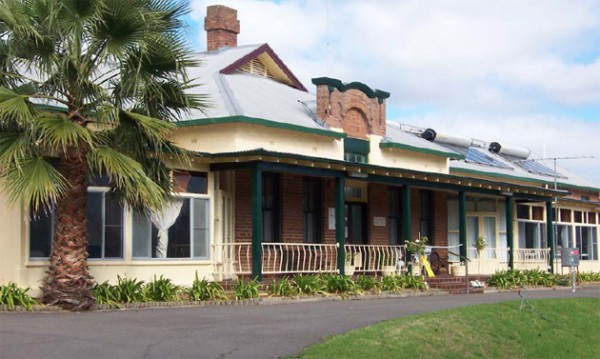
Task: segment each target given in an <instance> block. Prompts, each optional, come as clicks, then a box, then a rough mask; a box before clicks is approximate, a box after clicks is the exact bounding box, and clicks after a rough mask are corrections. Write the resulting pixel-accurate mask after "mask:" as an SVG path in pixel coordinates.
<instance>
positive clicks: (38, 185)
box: [0, 156, 68, 213]
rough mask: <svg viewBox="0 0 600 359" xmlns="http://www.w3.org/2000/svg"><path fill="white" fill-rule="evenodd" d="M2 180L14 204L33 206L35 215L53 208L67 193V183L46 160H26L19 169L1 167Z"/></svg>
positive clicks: (13, 166) (31, 158) (20, 164)
mask: <svg viewBox="0 0 600 359" xmlns="http://www.w3.org/2000/svg"><path fill="white" fill-rule="evenodd" d="M0 178H2V179H3V180H4V181H6V184H7V186H6V187H5V190H6V191H7V192H8V199H9V201H10V202H11V203H18V202H19V201H21V202H22V203H24V204H30V205H31V209H32V210H33V212H34V213H38V212H39V211H40V210H41V209H43V208H51V207H52V206H53V205H54V204H55V203H56V201H57V200H58V199H59V198H60V197H61V196H63V195H64V194H65V193H66V191H67V188H68V186H67V183H66V181H65V179H64V177H63V176H61V174H60V173H59V172H58V170H57V169H56V168H54V167H53V166H52V164H51V163H50V162H48V161H47V160H46V159H45V158H43V157H33V156H32V157H26V158H22V159H20V160H19V166H18V167H17V166H16V165H14V164H13V165H12V166H9V167H8V168H1V167H0Z"/></svg>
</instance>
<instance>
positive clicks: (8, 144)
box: [0, 131, 33, 168]
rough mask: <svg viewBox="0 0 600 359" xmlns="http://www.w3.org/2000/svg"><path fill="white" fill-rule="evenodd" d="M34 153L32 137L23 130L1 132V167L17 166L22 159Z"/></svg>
mask: <svg viewBox="0 0 600 359" xmlns="http://www.w3.org/2000/svg"><path fill="white" fill-rule="evenodd" d="M32 153H33V143H32V141H31V137H30V136H29V135H28V134H27V133H25V132H23V131H19V132H13V131H2V132H0V168H2V167H4V168H10V167H12V166H17V167H18V164H19V163H20V161H21V160H22V159H23V158H25V157H26V156H28V155H31V154H32Z"/></svg>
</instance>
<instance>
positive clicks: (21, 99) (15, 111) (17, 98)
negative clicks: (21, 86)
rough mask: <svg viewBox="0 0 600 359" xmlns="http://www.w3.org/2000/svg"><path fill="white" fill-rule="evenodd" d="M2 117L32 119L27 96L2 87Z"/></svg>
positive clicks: (0, 94) (0, 88)
mask: <svg viewBox="0 0 600 359" xmlns="http://www.w3.org/2000/svg"><path fill="white" fill-rule="evenodd" d="M2 117H4V118H13V119H17V120H18V121H23V122H24V121H27V120H30V119H31V118H32V113H31V109H30V108H29V104H28V103H27V96H25V95H19V94H18V93H16V92H14V91H11V90H9V89H7V88H6V87H0V118H2Z"/></svg>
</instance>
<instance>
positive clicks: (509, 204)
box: [505, 196, 515, 269]
mask: <svg viewBox="0 0 600 359" xmlns="http://www.w3.org/2000/svg"><path fill="white" fill-rule="evenodd" d="M505 204H506V245H507V247H508V248H510V250H509V252H508V267H509V268H510V269H515V243H514V238H515V233H514V232H515V229H514V222H513V221H514V218H513V217H514V210H513V208H514V205H515V200H514V198H513V197H512V196H506V198H505Z"/></svg>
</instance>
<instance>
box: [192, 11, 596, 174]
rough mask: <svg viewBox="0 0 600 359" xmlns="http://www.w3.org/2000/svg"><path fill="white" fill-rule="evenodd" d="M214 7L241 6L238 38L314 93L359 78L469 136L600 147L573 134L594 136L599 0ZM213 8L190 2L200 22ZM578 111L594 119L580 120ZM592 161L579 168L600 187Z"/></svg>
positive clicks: (578, 148)
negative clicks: (322, 80)
mask: <svg viewBox="0 0 600 359" xmlns="http://www.w3.org/2000/svg"><path fill="white" fill-rule="evenodd" d="M220 3H222V4H223V5H226V6H230V7H233V8H235V9H237V10H238V18H239V19H240V21H241V33H240V35H239V37H238V43H239V44H255V43H263V42H268V43H269V44H270V45H271V46H272V47H273V49H274V50H275V52H277V53H278V55H279V56H280V57H281V58H282V59H283V61H284V62H285V63H286V64H287V65H288V66H289V67H290V68H291V69H292V71H293V72H294V73H295V74H296V75H297V76H298V77H299V79H300V80H301V81H302V82H303V83H304V85H305V86H306V87H307V88H309V89H311V88H312V87H311V83H310V79H311V78H313V77H318V76H329V77H334V78H339V79H341V80H342V81H361V82H364V83H366V84H367V85H369V86H371V87H373V88H379V89H382V90H385V91H388V92H390V93H391V97H390V98H389V100H388V107H389V108H390V109H393V108H396V109H411V108H428V109H430V111H428V112H427V115H428V116H429V118H427V119H431V120H433V121H437V122H436V123H439V124H451V125H452V126H453V128H456V129H461V130H462V131H456V132H459V133H462V134H465V135H469V136H472V137H477V136H481V137H485V139H489V138H491V139H494V138H499V137H503V139H505V140H504V141H505V142H507V143H514V144H515V145H521V144H523V145H525V146H526V147H529V148H531V149H533V150H536V151H537V152H540V151H541V150H542V147H543V143H544V142H545V143H546V148H547V149H548V151H550V149H551V146H550V145H551V144H561V150H560V151H559V152H560V153H567V152H569V153H571V152H573V153H575V152H577V153H584V154H589V153H592V154H593V153H595V152H597V151H598V150H596V149H595V148H594V146H590V145H587V144H582V143H581V141H579V140H578V139H579V138H585V137H581V136H591V135H596V136H598V135H599V133H598V128H599V127H600V45H599V44H598V40H597V39H598V38H600V2H599V1H596V0H573V1H563V0H528V1H521V0H504V1H495V0H480V1H471V0H446V1H434V0H393V1H392V0H387V1H386V0H380V1H370V0H369V1H367V0H348V1H341V0H329V1H304V0H297V1H291V0H281V1H259V0H223V1H221V2H220ZM208 4H214V3H213V2H212V1H211V2H208V1H203V0H193V1H192V6H193V13H192V17H193V18H194V19H195V20H196V21H197V22H198V24H199V26H202V24H203V19H204V16H205V12H206V6H207V5H208ZM198 34H199V36H200V39H199V43H200V46H201V48H204V47H205V42H206V40H205V34H204V31H199V32H198ZM584 108H585V110H586V112H587V113H592V114H593V112H594V111H596V110H597V112H598V116H594V115H592V116H587V121H584V120H583V119H581V118H580V117H578V114H579V113H580V112H581V110H582V109H584ZM412 119H413V118H410V117H408V118H407V117H405V118H401V119H400V120H401V121H402V122H409V121H410V120H412ZM415 120H419V121H420V120H423V119H422V118H419V119H416V118H415ZM417 125H418V124H417ZM479 130H481V132H479ZM452 132H455V131H452ZM588 141H589V142H590V143H592V142H595V141H596V139H595V138H589V140H588ZM566 146H569V147H566ZM582 163H584V162H582ZM585 163H590V162H589V161H586V162H585ZM593 163H594V166H595V168H600V165H598V163H597V162H593ZM587 167H589V166H588V165H582V167H581V171H579V172H580V173H582V174H583V175H584V176H586V175H587V176H588V177H590V176H591V177H592V178H591V179H592V180H594V181H595V182H596V183H599V184H600V174H599V173H598V170H593V169H592V168H587ZM594 171H595V172H594Z"/></svg>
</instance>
